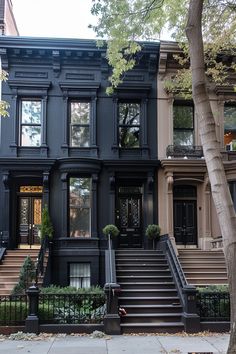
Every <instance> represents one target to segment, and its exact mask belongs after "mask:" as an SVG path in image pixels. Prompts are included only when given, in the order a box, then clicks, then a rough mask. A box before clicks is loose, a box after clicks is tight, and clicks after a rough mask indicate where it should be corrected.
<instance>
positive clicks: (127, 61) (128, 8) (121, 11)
mask: <svg viewBox="0 0 236 354" xmlns="http://www.w3.org/2000/svg"><path fill="white" fill-rule="evenodd" d="M93 2H94V4H93V7H92V9H91V12H92V14H94V15H96V16H97V17H98V24H97V25H96V26H93V29H94V30H95V32H96V33H97V36H98V37H99V38H101V39H106V40H107V42H106V45H107V58H108V61H109V64H110V65H111V67H112V68H113V72H112V75H111V77H110V82H111V87H110V88H109V89H108V93H111V92H112V88H114V87H116V86H117V85H118V84H119V83H121V82H122V78H123V75H124V73H125V72H126V71H127V70H129V69H132V68H133V67H134V65H135V54H136V53H137V52H138V51H140V50H141V49H142V44H141V43H140V41H145V40H148V41H149V40H154V41H155V40H158V39H159V38H160V35H161V33H162V31H163V30H165V31H168V32H169V33H171V37H172V38H173V40H175V41H178V43H179V45H180V46H181V47H182V49H183V52H184V53H185V57H183V56H181V57H179V58H178V60H179V62H180V64H182V65H185V64H186V62H187V61H188V60H189V58H188V44H187V39H186V34H185V27H186V23H187V17H188V7H189V0H93ZM202 34H203V40H204V49H205V63H206V74H207V75H208V77H209V79H210V80H212V81H214V82H215V83H216V84H221V85H222V84H226V83H227V79H228V75H229V74H232V71H235V70H236V61H235V60H234V59H232V58H234V57H235V55H236V47H235V44H236V43H235V42H236V3H235V0H205V1H204V6H203V13H202ZM99 45H103V43H102V42H101V41H99ZM176 85H182V87H184V88H185V91H186V88H188V89H189V87H190V86H191V75H190V74H189V73H188V71H187V70H186V68H183V69H182V70H181V71H179V72H178V75H177V77H176V79H175V81H172V82H167V88H168V89H169V90H171V89H173V87H174V86H176Z"/></svg>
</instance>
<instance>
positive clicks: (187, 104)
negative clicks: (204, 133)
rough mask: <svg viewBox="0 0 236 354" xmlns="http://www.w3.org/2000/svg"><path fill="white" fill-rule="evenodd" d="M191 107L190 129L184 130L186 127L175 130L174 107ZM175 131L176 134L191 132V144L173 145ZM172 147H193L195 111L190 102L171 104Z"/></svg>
mask: <svg viewBox="0 0 236 354" xmlns="http://www.w3.org/2000/svg"><path fill="white" fill-rule="evenodd" d="M181 106H182V107H191V108H192V128H186V127H181V128H175V117H174V116H175V114H174V109H175V107H181ZM175 131H176V132H191V133H192V144H190V145H187V144H186V145H185V144H175V139H174V136H175ZM173 145H174V146H194V145H195V109H194V104H193V102H192V101H177V100H176V101H174V103H173Z"/></svg>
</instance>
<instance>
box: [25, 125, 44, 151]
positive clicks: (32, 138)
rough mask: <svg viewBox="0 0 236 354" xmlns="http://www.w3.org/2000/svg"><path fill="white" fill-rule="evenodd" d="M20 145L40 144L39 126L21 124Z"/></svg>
mask: <svg viewBox="0 0 236 354" xmlns="http://www.w3.org/2000/svg"><path fill="white" fill-rule="evenodd" d="M21 145H22V146H40V145H41V127H38V126H36V127H34V126H22V127H21Z"/></svg>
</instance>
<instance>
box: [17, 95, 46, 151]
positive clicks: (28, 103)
mask: <svg viewBox="0 0 236 354" xmlns="http://www.w3.org/2000/svg"><path fill="white" fill-rule="evenodd" d="M41 134H42V101H41V100H29V99H22V100H21V101H20V145H21V146H31V147H38V146H41Z"/></svg>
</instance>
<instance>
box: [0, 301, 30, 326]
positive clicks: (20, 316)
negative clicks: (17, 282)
mask: <svg viewBox="0 0 236 354" xmlns="http://www.w3.org/2000/svg"><path fill="white" fill-rule="evenodd" d="M28 305H29V302H28V297H27V295H9V296H0V326H17V325H24V324H25V319H26V317H27V314H28V307H29V306H28Z"/></svg>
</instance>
